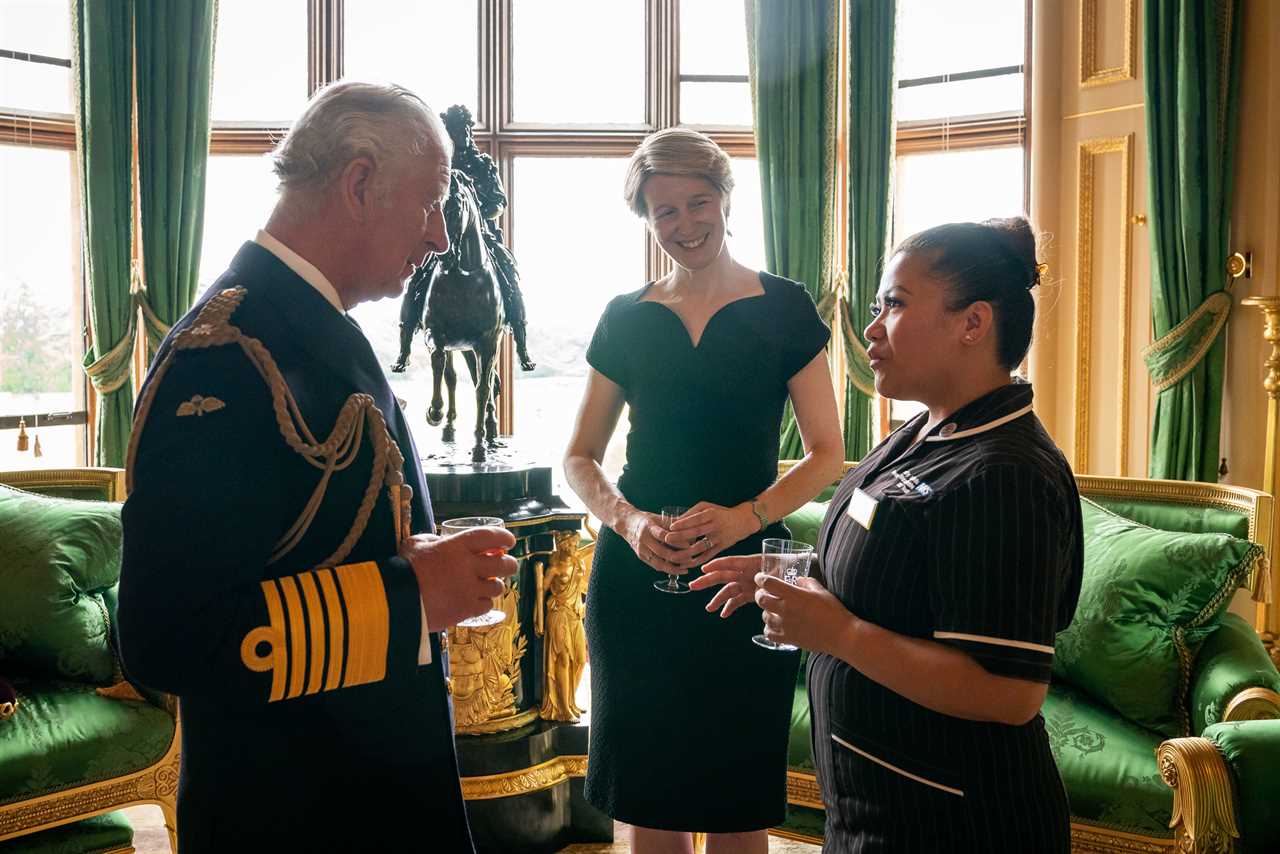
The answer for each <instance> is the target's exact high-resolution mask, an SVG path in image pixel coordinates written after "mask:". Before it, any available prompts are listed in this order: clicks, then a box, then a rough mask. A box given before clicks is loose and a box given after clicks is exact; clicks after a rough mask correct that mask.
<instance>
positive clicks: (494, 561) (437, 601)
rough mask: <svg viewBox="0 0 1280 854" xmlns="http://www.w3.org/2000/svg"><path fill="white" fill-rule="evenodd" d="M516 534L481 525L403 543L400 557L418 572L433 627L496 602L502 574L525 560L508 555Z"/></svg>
mask: <svg viewBox="0 0 1280 854" xmlns="http://www.w3.org/2000/svg"><path fill="white" fill-rule="evenodd" d="M515 544H516V538H515V537H514V536H512V534H511V532H510V531H508V530H506V529H504V528H475V529H474V530H470V531H464V532H463V533H461V534H453V535H451V536H448V537H437V536H435V535H434V534H418V535H416V536H413V537H409V538H408V539H407V540H405V541H404V542H403V543H401V544H400V557H402V558H404V559H405V560H407V561H409V564H410V565H411V566H412V567H413V574H414V575H416V576H417V577H418V589H419V590H420V591H421V594H422V602H423V604H424V605H425V606H426V611H427V629H428V630H429V631H433V632H438V631H442V630H443V629H447V628H449V627H450V626H454V625H457V624H458V622H460V621H461V620H465V619H467V618H468V617H478V616H479V615H481V614H483V613H485V612H486V611H488V610H489V609H490V608H491V607H493V598H494V597H495V596H498V595H499V594H501V593H502V579H503V578H505V577H507V576H510V575H515V573H516V570H518V569H519V568H520V564H519V562H518V561H516V559H515V558H513V557H510V556H509V555H507V554H505V552H506V550H507V549H509V548H511V547H512V546H514V545H515Z"/></svg>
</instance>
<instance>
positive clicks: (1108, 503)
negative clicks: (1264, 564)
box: [1089, 496, 1249, 540]
mask: <svg viewBox="0 0 1280 854" xmlns="http://www.w3.org/2000/svg"><path fill="white" fill-rule="evenodd" d="M1089 500H1090V501H1092V502H1094V503H1095V504H1100V505H1101V506H1103V507H1105V508H1107V509H1108V510H1110V511H1111V512H1112V513H1118V514H1119V515H1121V516H1123V517H1125V518H1126V519H1132V520H1133V521H1135V522H1139V523H1141V524H1143V525H1146V526H1148V527H1150V528H1159V529H1160V530H1161V531H1187V532H1189V533H1193V534H1205V533H1219V534H1230V535H1231V536H1233V537H1236V538H1237V539H1241V540H1247V539H1249V517H1248V515H1246V514H1245V513H1242V512H1240V511H1238V510H1228V509H1224V508H1221V507H1203V506H1197V505H1193V504H1173V503H1170V502H1167V501H1139V500H1134V499H1120V498H1110V497H1094V496H1091V497H1090V499H1089Z"/></svg>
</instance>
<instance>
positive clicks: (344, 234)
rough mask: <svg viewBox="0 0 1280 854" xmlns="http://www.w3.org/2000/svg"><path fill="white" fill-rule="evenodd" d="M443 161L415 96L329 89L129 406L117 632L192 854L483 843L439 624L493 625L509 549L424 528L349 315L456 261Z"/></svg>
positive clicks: (420, 492) (282, 151)
mask: <svg viewBox="0 0 1280 854" xmlns="http://www.w3.org/2000/svg"><path fill="white" fill-rule="evenodd" d="M450 155H451V151H450V143H449V140H448V137H447V135H446V134H445V132H444V129H443V127H442V126H441V124H440V121H439V119H438V117H437V116H436V114H435V113H434V112H433V111H432V110H431V109H429V108H428V107H427V106H426V105H425V104H423V103H422V101H420V100H419V99H418V98H417V97H416V96H414V95H413V94H412V93H410V92H408V91H406V90H404V89H401V88H398V87H394V86H374V85H368V84H360V83H338V84H334V85H332V86H329V87H328V88H326V89H323V90H321V91H320V92H319V93H317V94H316V96H315V97H314V98H313V99H312V101H311V103H310V105H309V106H308V107H307V109H306V111H305V112H304V113H303V114H302V116H301V117H300V118H299V119H298V121H297V122H296V123H295V124H294V126H293V128H292V129H291V130H290V132H289V134H288V135H287V136H286V137H285V138H284V140H283V141H282V142H281V143H280V145H279V147H278V148H277V150H276V152H275V155H274V162H275V172H276V174H277V176H278V177H279V179H280V198H279V202H278V204H277V205H276V207H275V209H274V211H273V212H272V213H271V216H270V218H269V220H268V222H267V224H266V227H265V228H264V229H263V230H262V231H259V232H258V234H257V237H256V238H255V239H254V240H253V241H250V242H248V243H245V244H244V246H243V247H241V249H240V251H239V252H238V253H237V254H236V256H235V258H234V259H233V260H232V261H231V265H230V267H229V269H228V270H227V271H226V272H225V273H224V274H223V275H222V276H221V277H220V278H219V279H218V280H217V281H216V282H214V284H213V285H212V286H211V287H210V288H209V289H208V291H207V292H206V294H205V295H204V296H203V298H202V299H201V300H200V301H199V302H198V303H197V305H196V306H195V307H194V308H193V309H192V310H191V311H190V312H189V313H188V314H187V315H186V317H184V318H183V319H182V320H181V321H179V322H178V323H177V324H176V325H175V326H174V328H173V329H172V330H171V331H170V333H169V335H168V336H167V337H166V339H165V342H164V344H163V345H162V346H161V348H160V351H159V353H158V354H157V357H156V361H155V364H154V365H153V367H152V370H151V372H150V374H149V375H148V377H147V381H146V383H145V385H144V387H143V391H142V393H141V395H140V396H139V401H138V410H137V414H136V418H135V426H134V435H133V438H132V442H131V445H130V452H129V480H130V494H129V499H128V501H127V502H126V504H125V507H124V565H123V568H122V572H121V581H120V609H119V621H118V622H119V627H118V628H119V636H120V646H121V653H122V658H123V662H124V667H125V670H126V672H127V673H128V674H129V675H130V677H131V678H133V679H135V680H137V681H138V682H140V683H141V684H143V685H146V686H148V687H150V688H153V689H156V690H160V691H165V692H168V693H170V694H174V695H177V697H178V698H179V700H180V707H181V727H182V770H181V775H180V783H179V792H178V839H179V846H180V848H181V850H182V852H183V854H193V852H200V851H215V850H216V851H230V850H243V849H244V848H245V847H246V846H248V847H250V848H252V849H254V850H259V849H261V850H280V851H283V850H289V851H294V850H297V851H354V850H362V851H375V850H377V851H382V850H393V849H395V850H399V849H400V848H401V847H402V846H404V845H405V844H408V845H409V847H411V848H413V850H418V851H440V852H450V853H451V854H452V852H469V851H471V850H472V843H471V838H470V833H469V831H468V828H467V819H466V811H465V806H464V803H463V799H462V792H461V787H460V783H459V780H458V767H457V759H456V756H455V752H454V743H453V725H452V713H451V706H450V700H449V694H448V673H447V662H446V660H445V654H444V650H443V649H442V647H441V643H440V634H439V633H440V632H441V631H442V630H443V629H446V628H447V627H449V626H451V625H453V624H454V623H456V622H457V621H459V620H461V619H464V618H466V617H468V616H473V615H475V614H479V613H482V612H484V611H485V610H487V609H488V608H489V605H490V601H491V598H492V597H493V596H495V595H497V594H498V593H500V592H501V582H500V581H499V580H498V578H499V577H500V576H507V575H511V574H512V573H513V572H514V571H515V568H516V562H515V560H514V559H513V558H510V557H507V556H505V555H504V554H503V550H505V549H506V548H509V547H510V546H511V545H513V543H514V538H513V537H512V536H511V535H510V534H509V533H508V532H506V531H503V530H497V529H478V530H476V531H473V532H469V533H467V534H462V535H457V536H453V537H435V536H432V535H430V533H429V532H430V531H432V530H433V520H432V514H431V503H430V500H429V498H428V496H427V491H426V486H425V483H424V480H423V477H422V472H421V469H420V468H419V464H418V454H417V452H416V450H415V449H414V444H413V438H412V436H411V435H410V433H409V428H408V425H407V424H406V423H405V419H404V416H403V414H402V413H401V411H400V409H399V407H398V405H397V404H396V400H395V398H394V397H393V395H392V393H391V389H390V387H389V386H388V385H387V381H386V378H385V376H384V375H383V373H382V370H381V368H380V366H379V363H378V361H377V359H376V358H375V356H374V353H373V350H372V349H371V348H370V346H369V342H368V341H367V340H366V339H365V337H364V335H363V334H361V332H360V329H359V327H358V326H357V325H356V324H355V322H354V321H353V320H351V319H350V318H349V317H348V316H347V315H346V311H347V310H348V309H350V308H351V307H352V306H354V305H356V304H357V303H359V302H363V301H365V300H372V299H379V298H382V297H397V296H399V295H400V292H401V290H402V289H403V286H404V282H405V280H406V279H408V278H409V277H410V275H411V274H412V273H413V270H414V269H415V267H416V266H418V265H421V264H422V263H423V262H424V261H425V259H426V258H428V257H430V255H431V254H432V253H437V252H443V251H445V250H446V249H447V248H448V238H447V237H446V235H445V230H444V223H443V218H442V215H441V208H442V204H443V201H444V198H445V195H446V193H447V191H448V187H449V162H450ZM486 552H487V553H488V554H486Z"/></svg>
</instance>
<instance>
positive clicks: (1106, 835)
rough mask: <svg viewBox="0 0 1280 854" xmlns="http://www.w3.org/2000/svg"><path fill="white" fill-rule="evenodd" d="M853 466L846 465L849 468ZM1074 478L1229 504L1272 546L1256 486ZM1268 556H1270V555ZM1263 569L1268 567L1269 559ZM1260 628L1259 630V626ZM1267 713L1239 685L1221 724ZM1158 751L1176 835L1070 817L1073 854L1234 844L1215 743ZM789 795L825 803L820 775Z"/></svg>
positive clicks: (1104, 494)
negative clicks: (1129, 830)
mask: <svg viewBox="0 0 1280 854" xmlns="http://www.w3.org/2000/svg"><path fill="white" fill-rule="evenodd" d="M792 464H793V463H792V462H791V461H787V462H783V463H780V464H779V472H780V473H781V472H784V471H786V470H787V469H788V468H790V466H791V465H792ZM852 465H853V464H852V463H846V464H845V471H848V470H849V468H851V467H852ZM1076 484H1077V486H1078V488H1079V490H1080V494H1081V495H1082V496H1085V497H1087V498H1103V499H1106V498H1110V499H1121V500H1124V499H1133V500H1139V501H1159V502H1163V503H1168V504H1183V505H1186V506H1188V507H1216V508H1219V509H1222V510H1232V511H1235V512H1238V513H1241V514H1242V515H1244V516H1245V517H1246V518H1247V519H1248V520H1249V539H1250V540H1251V541H1253V542H1255V543H1259V544H1261V545H1262V546H1263V547H1264V548H1267V549H1269V548H1270V544H1271V542H1272V526H1273V525H1274V524H1275V518H1274V516H1275V500H1274V499H1273V498H1272V496H1270V495H1268V494H1267V493H1265V492H1260V491H1258V490H1256V489H1248V488H1246V487H1242V486H1227V485H1223V484H1217V483H1195V482H1191V481H1177V480H1147V479H1144V478H1132V477H1099V476H1094V475H1077V476H1076ZM1267 557H1268V560H1269V559H1270V558H1271V555H1270V554H1268V555H1267ZM1259 571H1266V567H1265V565H1264V566H1262V567H1260V570H1259ZM1255 630H1260V629H1259V627H1258V626H1257V625H1255ZM1268 718H1280V695H1278V694H1276V693H1275V692H1273V691H1269V690H1267V689H1264V688H1246V689H1245V690H1243V691H1241V692H1240V693H1239V694H1238V695H1236V696H1235V697H1233V698H1232V699H1231V700H1230V701H1229V702H1228V703H1227V705H1226V707H1225V709H1224V713H1223V721H1224V722H1230V721H1243V720H1257V719H1268ZM1156 755H1157V758H1158V762H1159V767H1160V775H1161V777H1162V778H1163V779H1164V781H1165V783H1166V784H1168V785H1169V786H1170V787H1171V788H1172V789H1173V792H1172V795H1173V811H1172V815H1173V821H1172V823H1171V825H1170V826H1171V827H1172V828H1173V830H1174V838H1173V839H1172V840H1170V839H1167V838H1162V837H1156V836H1144V835H1140V834H1135V833H1127V832H1125V831H1121V830H1116V829H1113V828H1110V827H1105V826H1102V825H1096V824H1091V823H1089V822H1084V821H1078V820H1075V819H1073V820H1072V822H1071V850H1072V851H1073V852H1080V854H1086V853H1087V854H1148V852H1150V854H1166V852H1168V854H1172V853H1173V852H1211V851H1218V850H1229V849H1226V848H1222V847H1221V845H1222V842H1221V840H1231V839H1234V838H1236V837H1238V836H1239V832H1238V830H1237V828H1238V827H1239V819H1238V816H1236V814H1235V799H1234V796H1233V793H1232V788H1231V785H1232V784H1231V774H1230V772H1229V770H1228V769H1227V766H1226V763H1225V762H1224V761H1223V759H1222V755H1221V754H1220V753H1219V752H1218V750H1217V748H1216V747H1215V746H1214V745H1213V743H1212V742H1211V741H1209V740H1208V739H1204V738H1199V737H1191V738H1173V739H1168V740H1167V741H1164V742H1163V743H1161V744H1160V746H1159V749H1158V750H1157V754H1156ZM787 800H788V802H790V803H792V804H795V805H796V806H800V807H808V808H810V809H822V794H821V792H820V791H819V789H818V781H817V778H816V777H815V776H814V775H813V774H810V773H805V772H801V771H791V770H788V771H787ZM774 833H777V831H774ZM781 835H784V836H789V837H791V838H795V839H801V840H805V841H810V842H818V841H820V840H819V839H816V838H813V837H806V836H802V835H799V834H791V833H783V834H781ZM1228 844H1229V842H1228Z"/></svg>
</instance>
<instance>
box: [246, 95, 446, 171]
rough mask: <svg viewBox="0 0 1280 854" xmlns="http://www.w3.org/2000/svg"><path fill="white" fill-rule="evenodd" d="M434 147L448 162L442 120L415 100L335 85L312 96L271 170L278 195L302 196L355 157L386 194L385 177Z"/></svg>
mask: <svg viewBox="0 0 1280 854" xmlns="http://www.w3.org/2000/svg"><path fill="white" fill-rule="evenodd" d="M436 148H438V149H440V151H441V153H442V154H443V156H444V157H445V159H446V161H447V160H448V158H449V157H450V156H451V155H452V148H453V145H452V143H451V142H450V141H449V135H448V133H446V132H445V129H444V124H443V123H442V122H441V121H440V117H439V116H437V115H436V114H435V112H434V111H433V110H432V109H431V108H430V107H428V106H427V105H426V103H424V102H423V100H422V99H421V98H419V97H418V96H417V95H415V94H413V93H412V92H410V91H409V90H408V89H405V88H403V87H401V86H396V85H394V84H379V83H358V82H354V81H338V82H336V83H331V84H329V85H328V86H325V87H324V88H322V89H320V90H319V91H317V92H316V93H315V95H313V96H312V98H311V102H310V103H309V104H307V108H306V110H304V111H303V113H302V115H301V116H300V117H299V118H298V120H297V121H296V122H294V124H293V127H292V128H290V129H289V132H288V133H287V134H286V135H285V137H284V139H282V140H281V141H280V144H279V145H277V146H276V149H275V151H274V152H273V153H272V161H273V165H272V168H273V171H274V172H275V173H276V176H277V177H278V178H279V179H280V191H281V192H282V193H284V194H288V193H289V192H291V191H295V190H297V191H302V192H304V193H306V192H314V191H318V190H322V189H324V188H325V187H326V186H327V185H328V184H329V182H330V181H331V180H333V178H334V177H336V176H337V175H338V174H339V173H340V172H341V171H342V169H343V168H344V167H346V165H347V164H348V163H350V162H351V161H352V160H354V159H355V158H357V157H368V158H370V159H371V160H373V162H374V164H375V165H376V166H378V167H379V173H380V175H379V181H378V184H379V185H380V186H379V189H380V191H383V192H385V190H386V189H387V184H386V181H387V178H388V172H390V173H393V174H394V173H396V172H397V171H398V170H399V168H401V167H402V166H403V164H404V162H405V161H407V160H408V159H410V158H412V157H420V156H422V155H425V154H426V153H427V152H428V151H430V150H432V149H436Z"/></svg>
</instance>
